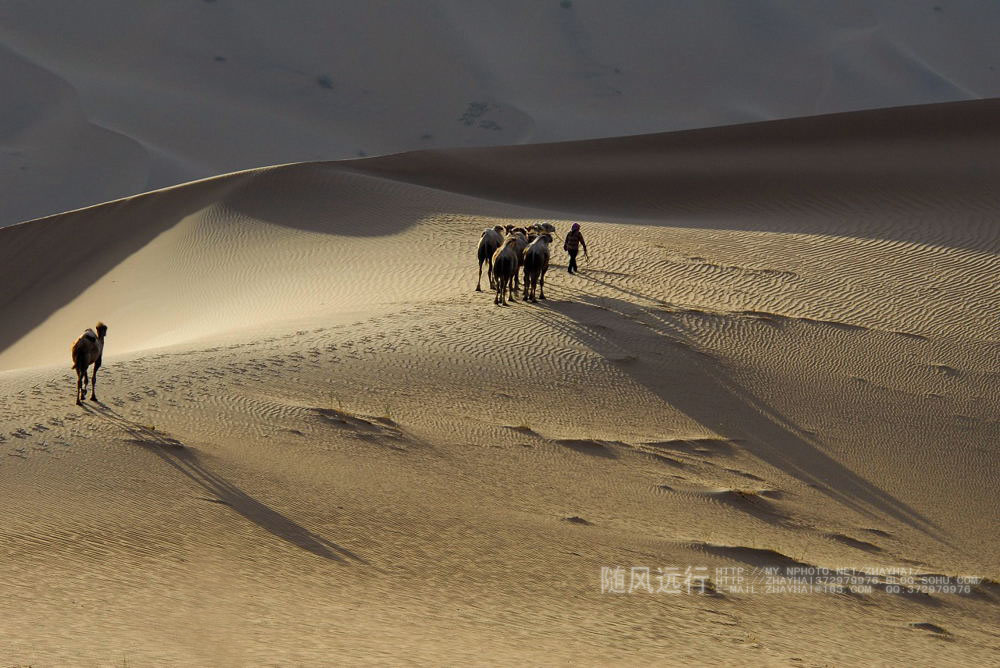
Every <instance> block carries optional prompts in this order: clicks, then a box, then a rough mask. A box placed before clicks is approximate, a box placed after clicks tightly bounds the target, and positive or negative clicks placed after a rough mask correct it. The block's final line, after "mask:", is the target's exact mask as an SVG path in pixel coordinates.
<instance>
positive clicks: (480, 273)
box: [476, 260, 483, 292]
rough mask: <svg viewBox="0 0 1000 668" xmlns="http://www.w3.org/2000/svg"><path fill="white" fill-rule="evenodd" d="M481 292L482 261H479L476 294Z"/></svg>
mask: <svg viewBox="0 0 1000 668" xmlns="http://www.w3.org/2000/svg"><path fill="white" fill-rule="evenodd" d="M482 291H483V261H482V260H480V261H479V280H477V281H476V292H482Z"/></svg>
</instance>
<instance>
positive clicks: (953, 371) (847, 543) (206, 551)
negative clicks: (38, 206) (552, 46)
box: [0, 101, 1000, 666]
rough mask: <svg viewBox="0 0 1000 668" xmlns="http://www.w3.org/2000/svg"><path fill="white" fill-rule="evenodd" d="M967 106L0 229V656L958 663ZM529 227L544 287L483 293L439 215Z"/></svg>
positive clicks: (381, 162) (983, 194) (988, 443)
mask: <svg viewBox="0 0 1000 668" xmlns="http://www.w3.org/2000/svg"><path fill="white" fill-rule="evenodd" d="M998 112H1000V103H998V102H997V101H980V102H968V103H958V104H948V105H933V106H926V107H916V108H902V109H890V110H882V111H876V112H859V113H852V114H847V115H835V116H824V117H814V118H804V119H798V120H791V121H776V122H771V123H764V124H757V125H745V126H735V127H727V128H718V129H709V130H699V131H691V132H684V133H673V134H665V135H649V136H641V137H629V138H623V139H607V140H598V141H590V142H575V143H565V144H547V145H533V146H523V147H511V148H479V149H462V150H458V149H456V150H448V151H431V152H417V153H410V154H401V155H393V156H386V157H383V158H372V159H367V160H359V161H349V162H328V163H302V164H290V165H285V166H277V167H271V168H266V169H259V170H253V171H248V172H239V173H234V174H229V175H226V176H221V177H218V178H212V179H208V180H203V181H198V182H194V183H189V184H186V185H182V186H177V187H172V188H168V189H164V190H159V191H155V192H151V193H147V194H144V195H141V196H136V197H132V198H129V199H125V200H119V201H115V202H110V203H108V204H103V205H99V206H94V207H91V208H88V209H82V210H78V211H73V212H70V213H66V214H61V215H57V216H52V217H49V218H45V219H40V220H35V221H32V222H30V223H25V224H21V225H16V226H12V227H7V228H3V229H0V279H2V281H3V283H4V285H5V286H6V289H5V290H4V291H3V292H2V293H0V320H2V321H3V323H4V327H3V329H2V332H0V397H2V402H3V403H2V411H0V498H2V503H3V508H4V521H3V523H2V524H0V533H2V538H3V540H2V541H0V567H2V568H0V586H2V591H3V592H4V596H2V597H0V618H2V619H3V620H4V623H3V624H2V625H0V647H2V648H3V649H2V651H0V658H2V659H3V662H4V663H5V664H14V665H17V664H31V665H101V666H103V665H130V666H133V665H134V666H140V665H221V666H241V665H329V664H332V663H380V664H387V663H392V664H398V663H417V664H449V663H451V664H454V663H478V664H514V663H524V662H528V663H532V664H546V665H566V664H571V663H575V664H587V665H595V664H609V663H610V664H617V665H637V664H667V665H679V664H684V665H703V664H711V663H715V664H726V665H749V664H754V665H928V666H930V665H933V666H942V665H956V666H957V665H988V664H990V663H991V662H995V661H996V657H997V656H998V651H1000V637H998V635H997V620H998V618H1000V586H998V585H997V581H998V580H1000V558H998V556H997V555H998V548H1000V542H998V538H997V535H996V531H995V526H996V520H997V517H998V516H1000V507H998V503H997V498H996V491H997V489H998V483H1000V480H998V468H997V466H996V462H997V447H998V446H997V444H998V442H1000V426H998V416H1000V392H998V380H1000V363H998V359H1000V355H998V353H1000V325H998V323H1000V310H998V304H1000V291H998V288H997V276H998V275H1000V260H998V255H997V253H998V249H1000V239H998V237H1000V228H998V226H997V223H996V220H997V217H998V213H1000V207H998V205H997V198H996V185H995V184H996V183H997V179H998V177H1000V169H998V165H997V160H996V152H995V147H996V145H997V138H998V134H1000V121H998V120H997V119H998V118H1000V113H998ZM540 220H545V221H551V222H554V223H555V224H556V226H557V229H558V233H559V234H560V235H562V234H565V232H566V231H567V230H568V228H569V225H570V223H571V222H574V221H575V222H580V223H581V224H582V227H583V231H584V234H585V235H586V239H587V242H588V244H589V246H590V256H591V257H590V259H589V261H587V260H584V261H582V262H581V273H580V274H578V275H575V276H571V275H568V274H567V273H566V271H565V266H566V265H565V262H566V254H565V253H563V252H562V250H561V248H560V244H559V243H558V242H556V244H555V247H556V250H555V252H554V254H553V265H552V267H551V269H550V271H549V274H548V277H547V281H546V290H545V292H546V296H547V297H548V299H547V300H546V301H544V302H540V303H538V304H526V303H524V302H523V301H521V300H520V299H518V301H517V302H515V303H514V304H513V305H511V306H508V307H503V308H501V307H496V306H494V305H493V302H492V294H491V293H490V292H488V291H486V292H482V293H476V292H475V291H474V290H473V288H474V286H475V281H476V260H475V252H476V244H477V242H478V239H479V235H480V232H481V231H482V230H483V229H484V228H486V227H489V226H492V225H494V224H507V223H513V224H518V223H522V222H527V223H531V222H536V221H540ZM484 282H485V280H484ZM98 319H101V320H103V321H104V322H106V323H107V324H108V326H109V330H108V339H107V354H106V357H105V360H104V367H102V369H101V371H100V372H99V374H98V384H97V390H98V397H99V398H100V402H99V403H92V402H87V403H86V405H85V406H83V407H77V406H75V405H74V403H73V388H74V379H73V377H72V375H71V371H70V369H69V368H68V367H69V364H70V362H69V347H70V344H71V343H72V342H73V340H74V339H75V338H76V337H77V336H78V335H79V334H80V332H82V330H83V329H85V328H86V327H92V326H93V325H94V323H95V322H96V321H97V320H98ZM615 566H621V567H622V568H623V569H624V572H625V573H626V580H625V585H626V586H628V585H629V584H630V583H631V584H634V582H631V580H632V578H631V573H632V571H631V569H632V568H633V567H637V568H642V567H647V568H649V569H650V571H651V577H652V581H651V583H652V586H653V587H654V589H655V588H657V586H658V581H657V575H658V574H659V575H663V574H664V573H667V574H669V573H680V574H681V575H683V574H684V573H685V572H688V573H690V572H692V571H687V569H688V568H690V569H692V570H693V572H695V573H706V574H708V575H709V576H710V580H711V585H710V586H709V591H708V593H698V592H695V593H687V592H682V593H679V594H671V593H667V592H665V591H664V592H659V593H656V592H655V591H654V592H653V593H649V592H647V591H642V590H639V591H633V592H632V593H612V592H604V593H602V568H612V567H615ZM658 568H659V569H663V570H661V571H659V573H658V571H657V569H658ZM702 568H704V571H702V570H701V569H702ZM726 568H729V569H739V568H742V569H744V571H743V573H745V574H746V576H747V577H748V578H749V577H754V578H759V579H757V580H756V581H755V583H754V584H756V586H757V589H756V590H755V591H750V590H749V589H747V590H743V591H740V590H736V589H734V588H732V587H727V586H726V582H725V581H724V578H723V577H722V575H724V574H725V573H735V572H737V571H735V570H733V571H722V570H718V569H726ZM765 568H776V569H779V570H781V571H782V572H786V573H787V572H789V570H788V569H795V568H798V569H809V568H827V569H838V568H840V569H852V570H853V572H855V573H856V574H858V575H859V577H861V576H862V575H863V574H867V576H866V577H867V581H868V582H869V583H874V585H875V586H873V587H870V588H868V589H865V588H864V587H862V586H857V587H853V588H843V589H842V590H840V591H827V592H812V593H792V592H787V591H786V593H774V592H773V591H771V592H769V591H767V585H768V583H767V582H765V580H764V579H760V578H763V575H762V574H763V573H765V571H763V570H761V569H765ZM672 569H677V570H676V571H675V570H672ZM890 572H903V573H908V574H911V575H912V576H913V577H916V578H918V580H920V578H925V579H923V580H920V581H921V582H924V583H933V582H934V581H933V580H928V579H926V578H927V577H929V576H933V575H937V576H941V577H945V576H947V577H951V578H955V577H957V576H972V578H973V584H972V585H971V586H970V587H969V591H968V592H967V593H949V592H947V591H945V590H944V588H943V587H937V588H936V589H935V587H933V586H930V585H928V587H927V588H929V589H930V590H931V591H930V593H908V592H906V591H905V587H904V590H903V591H901V592H899V593H895V592H894V590H893V588H892V587H893V583H892V582H891V578H888V577H886V574H887V573H890ZM638 573H640V574H641V573H642V571H638ZM605 575H607V572H605ZM810 578H811V579H810ZM611 582H612V583H613V581H611ZM815 582H816V579H815V577H814V576H803V577H802V578H800V579H798V580H793V581H792V583H791V584H792V585H801V586H805V585H808V584H810V583H815ZM950 582H951V583H952V584H954V583H955V582H956V581H955V580H954V579H952V580H950ZM661 583H662V582H661ZM603 584H605V585H608V584H609V581H608V580H604V581H603ZM747 584H749V583H747ZM786 584H787V583H786ZM713 590H714V591H715V593H712V591H713Z"/></svg>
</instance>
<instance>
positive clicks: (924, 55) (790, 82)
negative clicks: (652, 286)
mask: <svg viewBox="0 0 1000 668" xmlns="http://www.w3.org/2000/svg"><path fill="white" fill-rule="evenodd" d="M998 18H1000V8H998V7H996V6H994V5H993V4H991V3H981V2H970V1H965V0H961V1H957V0H951V1H950V2H947V3H939V4H936V5H935V4H933V3H931V4H928V5H926V6H924V5H922V6H920V7H914V6H912V5H911V4H909V3H877V4H872V3H817V2H812V3H802V2H797V1H787V0H781V1H771V2H755V3H732V2H717V1H708V0H706V1H703V2H699V3H695V4H692V3H690V2H683V1H675V2H667V1H664V0H655V1H654V0H633V1H632V2H630V3H628V6H627V7H620V6H617V5H613V4H608V3H606V2H600V1H598V0H559V1H556V0H552V1H550V2H537V1H535V0H507V1H505V2H504V3H502V5H498V4H497V3H495V2H492V1H489V0H462V1H461V2H456V1H454V0H424V1H423V2H419V3H403V4H400V3H397V2H385V1H384V0H379V1H375V0H372V1H370V2H362V3H358V2H353V1H350V0H340V1H338V2H331V1H330V0H300V1H299V2H297V3H296V6H295V7H294V9H290V8H288V7H286V6H284V5H279V4H275V3H273V2H267V1H261V0H244V1H243V2H239V3H230V2H225V1H218V2H216V1H214V0H207V1H205V2H186V3H172V4H169V5H159V6H146V5H143V6H139V5H136V4H135V3H132V2H127V1H124V0H95V1H93V2H88V3H79V2H72V1H70V0H50V1H49V2H45V3H41V4H40V3H29V2H20V3H18V2H13V3H7V4H6V5H5V7H4V8H3V15H2V16H0V90H3V91H4V92H5V99H6V100H8V101H7V102H6V103H5V104H4V105H3V109H2V110H0V145H2V146H3V150H0V174H2V175H3V178H2V179H0V201H3V202H4V207H3V209H2V210H0V225H7V224H11V223H14V222H18V221H23V220H27V219H29V218H35V217H39V216H44V215H49V214H53V213H57V212H60V211H65V210H68V209H71V208H77V207H80V206H87V205H91V204H96V203H98V202H101V201H106V200H108V199H112V198H115V197H120V196H126V195H132V194H135V193H138V192H141V191H144V190H149V189H153V188H160V187H164V186H169V185H174V184H177V183H180V182H183V181H190V180H192V179H198V178H203V177H209V176H214V175H216V174H220V173H225V172H232V171H236V170H242V169H248V168H255V167H258V166H260V165H269V164H279V163H288V162H303V161H315V160H330V159H343V158H351V157H357V156H364V155H379V154H388V153H394V152H399V151H406V150H414V149H423V148H434V147H438V148H441V147H454V146H489V145H504V144H516V143H524V142H541V141H561V140H572V139H585V138H593V137H608V136H622V135H629V134H644V133H651V132H663V131H668V130H684V129H690V128H698V127H712V126H717V125H727V124H733V123H744V122H750V121H759V120H773V119H779V118H790V117H797V116H804V115H815V114H826V113H833V112H839V111H854V110H860V109H869V108H877V107H888V106H899V105H914V104H926V103H933V102H949V101H957V100H975V99H984V98H991V97H996V96H997V95H1000V83H998V79H997V76H996V71H995V68H996V67H998V66H1000V65H998V61H997V56H998V53H997V49H996V46H995V45H994V42H995V40H994V39H993V32H994V26H995V25H996V21H997V19H998ZM956 45H960V48H957V47H956ZM28 109H30V110H31V116H30V118H29V119H28V123H27V127H26V126H25V124H24V123H23V122H18V121H24V120H25V119H24V118H19V119H12V118H10V117H9V115H10V114H14V115H15V116H20V112H19V111H18V110H28ZM53 183H58V184H59V187H58V188H53V187H51V186H50V185H49V184H53Z"/></svg>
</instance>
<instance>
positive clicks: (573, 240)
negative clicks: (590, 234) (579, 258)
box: [563, 230, 587, 253]
mask: <svg viewBox="0 0 1000 668" xmlns="http://www.w3.org/2000/svg"><path fill="white" fill-rule="evenodd" d="M580 246H583V252H584V253H586V252H587V242H586V241H584V240H583V233H581V232H580V230H571V231H570V233H569V234H567V235H566V241H565V243H563V250H564V251H566V252H567V253H568V252H569V251H576V250H579V249H580Z"/></svg>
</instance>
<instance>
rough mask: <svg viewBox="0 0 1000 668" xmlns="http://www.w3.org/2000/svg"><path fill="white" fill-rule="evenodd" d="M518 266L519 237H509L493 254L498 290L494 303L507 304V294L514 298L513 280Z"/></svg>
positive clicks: (494, 275)
mask: <svg viewBox="0 0 1000 668" xmlns="http://www.w3.org/2000/svg"><path fill="white" fill-rule="evenodd" d="M517 268H518V261H517V237H507V239H506V240H505V241H504V242H503V246H501V247H500V248H498V249H497V251H496V252H495V253H494V254H493V277H494V279H495V280H496V291H497V296H496V298H495V299H494V300H493V303H494V304H496V305H497V306H506V305H507V299H506V297H507V296H509V297H510V298H511V299H514V293H513V291H512V289H511V281H513V280H514V277H515V276H517Z"/></svg>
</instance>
